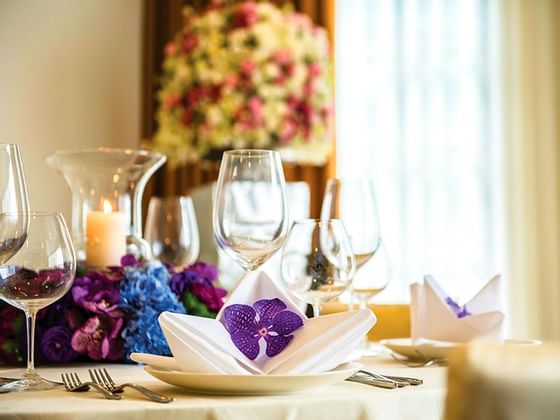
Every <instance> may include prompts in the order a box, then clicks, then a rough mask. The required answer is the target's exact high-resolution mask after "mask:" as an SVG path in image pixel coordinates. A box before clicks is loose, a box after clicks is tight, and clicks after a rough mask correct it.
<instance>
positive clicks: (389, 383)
mask: <svg viewBox="0 0 560 420" xmlns="http://www.w3.org/2000/svg"><path fill="white" fill-rule="evenodd" d="M346 380H347V381H349V382H356V383H359V384H364V385H371V386H376V387H379V388H387V389H395V388H402V387H405V386H416V385H422V383H423V382H424V381H422V379H417V378H409V377H406V376H391V375H379V374H377V373H372V372H368V371H367V370H359V371H358V372H356V373H355V374H354V375H352V376H350V377H349V378H346Z"/></svg>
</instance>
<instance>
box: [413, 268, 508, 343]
mask: <svg viewBox="0 0 560 420" xmlns="http://www.w3.org/2000/svg"><path fill="white" fill-rule="evenodd" d="M410 288H411V290H410V291H411V303H410V322H411V335H412V337H413V338H420V337H422V338H427V339H431V340H443V341H454V342H466V341H470V340H473V339H475V338H485V339H496V340H502V339H503V333H504V328H503V327H504V322H503V321H504V313H503V311H502V310H501V306H502V300H501V298H502V277H501V275H496V276H494V277H493V278H492V279H490V280H489V281H488V282H487V283H486V284H485V285H484V287H483V288H482V289H481V290H480V291H479V292H478V293H477V294H476V295H475V296H474V297H473V298H472V299H471V300H470V301H468V302H467V303H466V304H465V307H466V309H467V311H468V312H470V313H471V315H466V316H463V317H461V318H459V317H458V316H457V314H456V313H455V312H454V311H453V309H452V307H451V306H450V305H449V304H448V303H447V302H446V299H447V297H448V296H447V294H446V293H445V292H444V290H443V289H442V288H441V286H440V285H439V284H438V283H437V282H436V280H435V279H434V278H433V277H431V276H425V277H424V284H419V283H415V284H412V285H411V286H410Z"/></svg>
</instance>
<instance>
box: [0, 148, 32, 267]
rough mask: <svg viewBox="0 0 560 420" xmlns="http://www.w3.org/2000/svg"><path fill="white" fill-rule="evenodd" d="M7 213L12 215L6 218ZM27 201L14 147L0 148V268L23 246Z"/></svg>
mask: <svg viewBox="0 0 560 420" xmlns="http://www.w3.org/2000/svg"><path fill="white" fill-rule="evenodd" d="M6 213H13V214H12V215H10V216H9V217H8V216H7V215H6ZM28 216H29V201H28V199H27V186H26V183H25V175H24V172H23V164H22V161H21V153H20V150H19V147H18V146H17V145H16V144H0V264H3V263H5V262H6V261H8V260H9V259H10V258H11V257H12V256H13V255H14V254H15V253H16V252H17V251H18V250H19V249H20V248H21V246H22V245H23V243H24V242H25V237H26V235H27V229H28V227H29V217H28Z"/></svg>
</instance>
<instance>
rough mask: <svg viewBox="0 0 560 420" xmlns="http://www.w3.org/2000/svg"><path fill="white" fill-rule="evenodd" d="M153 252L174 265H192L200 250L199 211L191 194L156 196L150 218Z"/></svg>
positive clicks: (148, 232) (149, 235)
mask: <svg viewBox="0 0 560 420" xmlns="http://www.w3.org/2000/svg"><path fill="white" fill-rule="evenodd" d="M146 240H147V241H148V243H149V244H150V246H151V248H152V254H153V256H154V257H155V258H157V259H159V260H160V261H162V262H164V263H167V264H171V265H173V266H176V267H178V266H185V265H190V264H192V263H194V262H195V261H196V259H197V258H198V254H199V252H200V238H199V235H198V226H197V222H196V214H195V212H194V207H193V202H192V199H191V198H190V197H166V198H160V197H152V198H151V199H150V205H149V206H148V217H147V220H146Z"/></svg>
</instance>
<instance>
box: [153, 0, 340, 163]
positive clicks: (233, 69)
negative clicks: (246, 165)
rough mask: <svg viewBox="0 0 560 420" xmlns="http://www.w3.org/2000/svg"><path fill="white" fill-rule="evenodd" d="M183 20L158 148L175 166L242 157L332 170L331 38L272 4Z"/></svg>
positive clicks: (171, 47) (161, 100) (219, 7)
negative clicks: (328, 165)
mask: <svg viewBox="0 0 560 420" xmlns="http://www.w3.org/2000/svg"><path fill="white" fill-rule="evenodd" d="M183 13H184V23H183V27H182V29H181V31H180V32H179V33H178V34H177V35H176V36H175V39H174V40H173V41H172V42H170V43H168V44H167V46H166V48H165V61H164V63H163V77H162V83H161V89H160V90H159V93H158V112H157V122H158V131H157V133H156V135H155V137H154V139H153V147H154V148H155V149H157V150H159V151H161V152H163V153H165V154H166V155H167V156H168V157H169V159H170V163H171V164H172V165H173V164H178V163H183V162H185V161H188V160H192V159H198V158H200V157H205V156H208V155H211V154H212V152H216V151H222V150H225V149H235V148H267V149H271V148H272V149H276V150H279V151H280V152H281V153H282V155H283V158H284V159H287V160H292V161H296V160H297V161H300V162H305V163H324V162H325V161H326V158H327V154H328V150H329V145H330V140H331V132H332V130H331V127H332V100H333V95H332V89H331V83H330V77H329V47H328V38H327V34H326V31H325V30H324V29H322V28H320V27H318V26H315V25H314V24H313V23H312V22H311V20H310V19H309V17H308V16H305V15H302V14H298V13H295V12H293V11H291V10H288V9H285V10H283V9H279V8H277V7H276V6H274V5H273V4H271V3H267V2H262V3H259V2H255V1H248V0H246V1H241V2H236V3H222V2H214V3H212V4H211V6H210V7H209V8H208V9H207V10H205V11H204V12H203V13H202V14H196V13H195V12H194V10H193V9H192V8H190V7H188V6H187V7H185V9H184V11H183Z"/></svg>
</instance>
